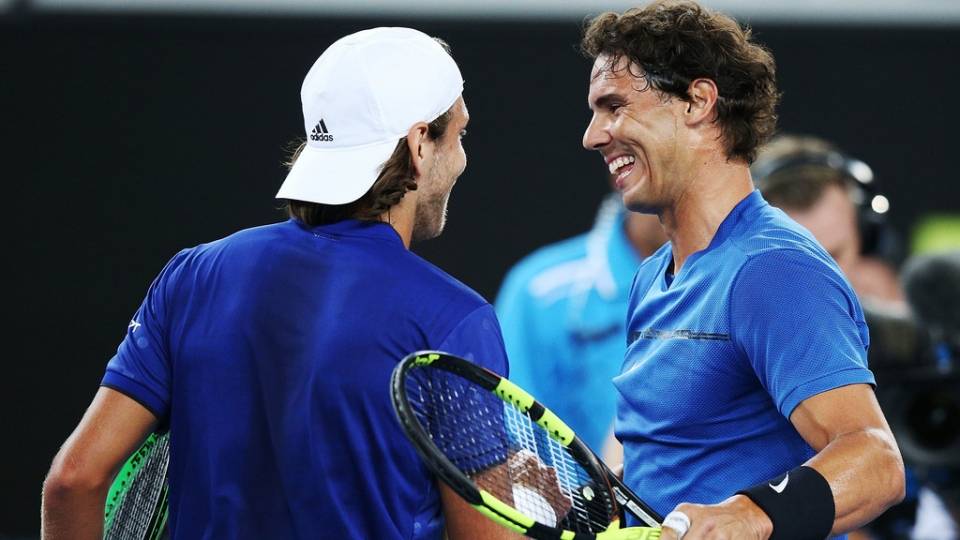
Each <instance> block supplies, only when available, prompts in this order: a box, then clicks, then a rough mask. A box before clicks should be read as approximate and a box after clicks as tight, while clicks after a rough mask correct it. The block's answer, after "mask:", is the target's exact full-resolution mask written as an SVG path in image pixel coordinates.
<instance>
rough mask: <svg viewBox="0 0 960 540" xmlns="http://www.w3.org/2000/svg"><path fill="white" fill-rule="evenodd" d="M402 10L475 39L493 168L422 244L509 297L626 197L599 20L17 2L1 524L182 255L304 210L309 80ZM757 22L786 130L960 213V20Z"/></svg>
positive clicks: (22, 524) (6, 176) (7, 152)
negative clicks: (607, 134)
mask: <svg viewBox="0 0 960 540" xmlns="http://www.w3.org/2000/svg"><path fill="white" fill-rule="evenodd" d="M383 24H389V25H411V26H416V27H418V28H420V29H422V30H424V31H427V32H429V33H432V34H435V35H439V36H442V37H444V38H446V39H447V40H448V41H449V42H450V43H451V44H452V45H453V47H454V53H455V55H456V57H457V59H458V61H459V63H460V65H461V68H462V71H463V73H464V75H465V78H466V80H467V83H466V90H465V97H466V99H467V103H468V106H469V109H470V112H471V115H472V118H473V121H472V123H471V126H470V130H469V131H470V135H469V137H468V139H467V140H466V146H467V151H468V155H469V166H468V168H467V171H466V173H465V174H464V176H463V177H461V179H460V182H459V183H458V185H457V188H456V189H455V191H454V196H453V200H452V203H451V207H450V216H451V218H450V221H449V225H448V229H447V232H446V233H445V235H444V236H443V237H442V238H440V239H438V240H434V241H431V242H428V243H425V244H423V245H421V246H417V247H416V248H415V249H416V251H418V252H419V253H420V254H422V255H423V256H424V257H426V258H427V259H429V260H431V261H433V262H435V263H436V264H438V265H439V266H441V267H442V268H444V269H446V270H448V271H449V272H450V273H452V274H453V275H455V276H457V277H458V278H460V279H461V280H463V281H464V282H466V283H467V284H468V285H470V286H472V287H474V288H475V289H477V290H478V291H480V292H481V293H482V294H483V295H485V296H486V297H487V298H490V299H492V298H493V297H494V295H495V294H496V291H497V287H498V285H499V282H500V279H501V277H502V275H503V274H504V272H505V271H506V269H507V268H508V267H509V265H510V264H512V263H513V262H514V261H516V260H517V259H518V258H520V257H521V256H522V255H524V254H525V253H527V252H529V251H530V250H531V249H533V248H534V247H536V246H539V245H542V244H544V243H546V242H549V241H552V240H557V239H560V238H563V237H566V236H569V235H572V234H575V233H577V232H580V231H582V230H584V229H586V228H587V227H588V226H589V225H590V223H591V221H592V217H593V211H594V208H595V206H596V203H597V202H598V201H599V200H600V198H601V197H602V196H603V194H604V193H605V192H606V183H605V182H606V181H605V176H604V170H603V168H602V167H603V166H602V164H601V162H600V159H599V157H598V156H597V155H594V154H591V153H588V152H586V151H583V150H582V149H581V147H580V137H581V135H582V132H583V129H584V127H585V125H586V122H587V120H588V111H587V108H586V100H585V94H586V87H587V75H588V69H589V64H588V62H587V61H585V60H583V59H582V58H581V57H580V56H579V55H578V53H577V52H576V44H577V41H578V36H579V27H580V25H579V23H578V22H577V21H570V22H559V21H553V22H549V23H547V22H544V23H535V22H531V21H526V22H504V21H500V22H491V21H485V22H482V23H474V22H470V21H452V20H445V21H438V20H434V21H410V20H345V19H333V20H331V19H319V18H314V19H303V18H274V19H254V18H244V19H228V18H209V17H208V18H197V17H194V18H170V17H165V18H148V17H137V18H129V17H124V18H119V17H107V16H90V15H87V16H82V17H77V16H74V17H66V16H56V17H54V16H44V17H38V16H29V14H20V15H18V16H16V17H8V18H6V19H0V103H2V114H3V121H2V125H3V128H2V131H0V134H2V135H0V137H2V144H0V148H2V156H3V164H2V165H3V167H2V169H0V171H2V172H0V175H2V178H3V183H2V185H3V186H5V187H6V188H7V192H6V209H7V211H6V212H5V214H6V216H7V223H6V234H5V239H4V249H3V251H4V254H5V256H4V263H3V266H4V267H5V274H6V275H7V278H6V280H5V283H6V287H5V288H6V295H5V296H6V300H5V302H4V307H5V311H6V312H7V313H6V315H7V316H6V321H7V322H6V325H5V326H6V332H5V341H6V344H7V346H6V355H5V361H4V364H5V365H4V367H3V369H2V371H0V380H2V388H0V390H2V393H0V396H2V397H0V399H2V408H0V416H2V417H3V419H4V420H3V426H5V428H6V429H4V430H3V431H2V433H3V434H2V435H0V438H2V440H3V442H2V443H0V448H2V450H0V452H2V453H3V455H2V456H0V457H2V459H0V479H2V482H0V497H2V499H3V504H0V536H2V535H4V534H6V535H28V536H36V534H37V531H38V524H39V494H40V487H41V482H42V479H43V475H44V473H45V471H46V469H47V467H48V466H49V462H50V459H51V458H52V457H53V455H54V453H55V452H56V450H57V448H58V445H59V444H60V443H61V442H62V441H63V440H64V439H65V437H66V436H67V435H68V434H69V432H70V430H71V429H72V428H73V427H74V425H75V424H76V422H77V421H78V420H79V418H80V416H81V415H82V413H83V410H84V408H85V406H86V405H87V404H88V403H89V400H90V399H91V397H92V396H93V393H94V392H95V390H96V388H97V384H98V382H99V379H100V377H101V375H102V372H103V367H104V364H105V362H106V360H107V359H109V358H110V356H111V355H112V353H113V351H114V350H115V348H116V346H117V344H118V342H119V340H120V339H121V337H122V335H123V332H124V330H125V328H126V325H127V322H128V320H129V317H130V315H131V314H132V313H133V312H134V311H135V309H136V308H137V306H138V305H139V303H140V301H141V299H142V295H143V293H144V292H145V290H146V288H147V286H148V285H149V283H150V281H151V279H152V278H153V277H154V275H155V274H156V273H157V272H158V271H159V270H160V268H161V267H162V265H163V264H164V262H165V261H166V260H167V259H168V258H169V257H171V256H172V255H173V254H174V253H176V252H177V251H178V250H179V249H181V248H183V247H186V246H191V245H195V244H197V243H201V242H205V241H208V240H212V239H215V238H218V237H221V236H223V235H226V234H228V233H230V232H232V231H234V230H236V229H238V228H243V227H249V226H253V225H258V224H262V223H264V222H270V221H276V220H280V219H282V218H283V216H282V215H281V214H280V212H278V211H277V210H276V208H275V207H276V203H275V201H274V200H273V195H274V193H275V192H276V190H277V188H278V187H279V185H280V183H281V181H282V179H283V176H284V171H283V168H282V166H281V162H282V161H283V159H284V157H285V152H284V146H285V144H286V143H287V142H288V141H291V140H293V139H295V138H297V137H302V136H303V133H302V121H301V117H300V105H299V88H300V83H301V80H302V77H303V75H304V74H305V73H306V71H307V69H308V68H309V66H310V65H311V64H312V62H313V61H314V60H315V59H316V57H317V56H318V55H319V54H320V53H321V52H322V51H323V49H324V48H325V47H326V46H327V45H329V44H330V43H331V42H332V41H333V40H335V39H336V38H338V37H340V36H342V35H344V34H346V33H348V32H351V31H354V30H358V29H361V28H364V27H369V26H376V25H383ZM756 33H757V35H758V36H759V38H760V40H761V41H763V42H765V43H766V44H767V45H768V46H770V47H771V48H772V49H773V51H774V54H775V56H776V58H777V60H778V65H779V78H780V81H781V85H782V89H783V91H784V100H783V105H782V107H781V119H782V121H781V126H782V129H783V130H789V131H799V132H807V133H813V134H820V135H823V136H826V137H829V138H831V139H833V140H835V141H836V142H837V143H839V144H840V146H841V147H843V148H845V149H846V150H847V151H849V152H850V153H852V154H854V155H856V156H858V157H860V158H862V159H864V160H865V161H867V162H868V163H870V164H871V165H872V166H873V167H874V169H875V171H876V172H877V174H878V176H879V179H880V181H881V182H882V184H883V186H884V188H885V191H886V192H887V194H888V195H889V197H890V199H891V200H892V202H893V211H892V214H891V216H890V218H891V220H892V222H893V224H894V225H895V226H896V228H897V229H898V230H899V231H900V233H901V234H903V235H906V234H907V233H908V232H909V230H910V228H911V227H912V225H913V224H914V223H915V222H916V220H917V219H918V217H919V216H920V215H921V214H923V213H925V212H931V211H951V210H952V211H957V209H958V204H957V200H958V195H960V187H958V183H957V182H956V180H955V179H954V169H953V166H952V165H953V163H952V160H953V158H954V157H955V155H956V150H955V149H954V147H955V145H956V142H957V138H956V137H955V136H954V131H955V130H956V126H957V125H960V113H958V108H957V105H956V98H955V94H956V92H955V90H956V88H957V87H958V85H960V70H957V69H956V67H955V62H956V60H955V59H956V58H957V57H958V56H960V29H956V28H863V27H783V26H781V27H773V26H770V27H766V26H762V25H761V26H757V27H756ZM410 76H411V77H414V76H416V73H415V71H411V74H410Z"/></svg>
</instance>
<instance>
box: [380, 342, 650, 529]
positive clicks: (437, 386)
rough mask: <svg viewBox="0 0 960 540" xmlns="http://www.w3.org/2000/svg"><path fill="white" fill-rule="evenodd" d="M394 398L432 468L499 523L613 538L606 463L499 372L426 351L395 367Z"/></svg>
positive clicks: (618, 517) (616, 511)
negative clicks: (604, 464)
mask: <svg viewBox="0 0 960 540" xmlns="http://www.w3.org/2000/svg"><path fill="white" fill-rule="evenodd" d="M391 400H392V402H393V406H394V410H395V411H396V414H397V418H398V419H399V421H400V425H401V426H402V428H403V431H404V433H405V434H406V435H407V437H408V438H409V439H410V441H411V442H412V443H413V446H414V448H415V449H416V451H417V453H418V454H419V455H420V456H421V458H423V460H424V463H425V464H426V465H427V467H428V468H429V469H430V470H431V471H432V472H433V473H434V474H435V475H436V476H437V477H439V478H440V479H441V480H442V481H443V482H445V483H446V484H447V485H448V486H450V488H451V489H453V491H455V492H456V493H457V494H458V495H460V496H461V497H462V498H463V499H464V500H466V501H467V502H468V503H469V504H471V505H473V506H474V507H475V508H476V509H477V510H479V511H480V512H482V513H483V514H485V515H486V516H487V517H489V518H491V519H493V520H494V521H496V522H498V523H500V524H501V525H504V526H505V527H508V528H510V529H512V530H514V531H516V532H519V533H522V534H525V535H527V536H531V537H534V538H549V539H554V538H573V537H574V536H573V535H576V538H578V539H580V538H583V539H590V538H596V537H597V536H596V535H598V534H599V535H601V536H600V538H604V537H606V536H610V532H612V531H613V530H615V529H618V528H619V523H622V522H623V519H622V517H623V515H622V510H621V508H620V506H619V504H618V502H617V498H616V496H615V495H614V493H613V491H612V489H611V485H610V478H609V476H610V473H609V469H607V468H606V467H605V466H603V465H602V464H601V463H600V462H599V460H598V459H597V457H596V456H595V455H594V454H593V452H592V451H590V449H589V448H588V447H587V446H586V444H584V443H583V441H581V440H580V439H579V438H578V437H577V436H576V434H575V433H574V432H573V430H572V429H570V428H569V427H567V426H566V424H564V423H563V422H562V421H561V420H560V419H559V418H558V417H557V416H556V415H555V414H554V413H552V412H551V411H550V410H549V409H547V408H546V407H544V406H543V405H542V404H540V403H539V402H537V401H536V400H535V399H534V398H533V397H532V396H530V395H529V394H528V393H527V392H525V391H524V390H523V389H521V388H519V387H517V386H516V385H515V384H513V383H512V382H510V381H509V380H507V379H505V378H503V377H501V376H500V375H497V374H496V373H493V372H492V371H490V370H487V369H485V368H483V367H481V366H478V365H476V364H474V363H472V362H469V361H467V360H464V359H462V358H459V357H456V356H454V355H450V354H447V353H444V352H442V351H420V352H416V353H413V354H411V355H408V356H407V357H406V358H404V359H403V360H402V361H401V362H400V363H399V364H398V365H397V366H396V367H395V368H394V371H393V374H392V376H391ZM605 531H610V532H607V533H606V534H603V533H604V532H605ZM656 534H657V536H659V530H657V531H656ZM653 537H654V536H650V538H653Z"/></svg>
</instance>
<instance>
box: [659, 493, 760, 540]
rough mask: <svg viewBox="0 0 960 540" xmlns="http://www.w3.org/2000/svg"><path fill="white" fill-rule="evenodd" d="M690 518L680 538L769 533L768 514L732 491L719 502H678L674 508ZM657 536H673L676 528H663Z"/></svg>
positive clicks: (746, 537) (673, 539)
mask: <svg viewBox="0 0 960 540" xmlns="http://www.w3.org/2000/svg"><path fill="white" fill-rule="evenodd" d="M674 511H675V512H683V513H684V514H686V515H687V517H689V518H690V529H689V530H688V531H687V533H686V534H685V535H683V540H701V539H711V540H727V539H730V540H733V539H736V540H766V539H767V538H769V537H770V534H771V533H773V523H771V522H770V518H768V517H767V515H766V514H765V513H764V512H763V510H761V509H760V508H759V507H758V506H757V505H755V504H753V501H751V500H750V499H748V498H747V497H745V496H743V495H734V496H733V497H730V498H729V499H727V500H725V501H723V502H722V503H720V504H711V505H702V504H690V503H681V504H679V505H677V507H676V508H675V509H674ZM660 538H661V540H677V539H678V538H680V537H679V536H678V534H677V531H675V530H674V529H671V528H669V527H664V528H663V535H662V536H661V537H660Z"/></svg>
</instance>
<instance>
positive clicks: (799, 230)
mask: <svg viewBox="0 0 960 540" xmlns="http://www.w3.org/2000/svg"><path fill="white" fill-rule="evenodd" d="M732 240H733V242H731V245H732V246H734V247H735V248H736V249H737V250H739V251H740V252H741V253H742V255H743V257H742V259H741V260H742V262H743V263H744V264H745V263H746V262H747V261H751V260H753V259H756V258H761V259H762V258H770V257H780V258H787V259H796V260H810V261H816V262H817V263H827V264H829V265H831V266H833V264H832V262H833V261H832V259H831V258H830V256H829V255H828V254H827V252H826V251H825V250H824V249H823V247H822V246H821V245H820V243H819V242H817V240H816V238H814V237H813V235H812V234H811V233H810V232H809V231H808V230H806V229H805V228H803V227H802V226H801V225H800V224H798V223H797V222H795V221H793V220H792V219H790V218H789V217H788V216H787V215H786V214H785V213H784V212H783V211H781V210H780V209H778V208H774V207H769V206H768V207H766V208H764V209H763V211H761V212H759V213H758V215H756V216H754V217H753V219H751V220H750V221H749V222H747V223H746V224H745V225H744V226H743V227H741V228H740V231H738V234H736V235H735V236H734V237H733V238H732Z"/></svg>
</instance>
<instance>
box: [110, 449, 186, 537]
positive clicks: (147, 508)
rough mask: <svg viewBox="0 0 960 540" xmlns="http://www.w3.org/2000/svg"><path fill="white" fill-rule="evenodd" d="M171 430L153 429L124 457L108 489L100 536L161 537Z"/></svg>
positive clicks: (165, 523) (165, 530) (166, 535)
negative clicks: (140, 443) (158, 430)
mask: <svg viewBox="0 0 960 540" xmlns="http://www.w3.org/2000/svg"><path fill="white" fill-rule="evenodd" d="M169 461H170V434H169V432H167V433H162V434H161V433H152V434H151V435H150V436H149V437H147V439H146V441H144V443H143V445H141V446H140V448H139V449H138V450H137V451H136V452H134V453H133V455H131V456H130V458H128V459H127V462H126V463H125V464H124V465H123V468H121V469H120V472H119V473H118V474H117V477H116V478H115V479H114V481H113V484H112V485H111V486H110V491H109V492H108V493H107V502H106V506H105V510H106V512H105V514H104V521H103V537H104V538H105V539H110V540H113V539H116V540H160V539H163V538H169V535H168V534H167V495H168V493H167V465H168V463H169Z"/></svg>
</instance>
